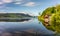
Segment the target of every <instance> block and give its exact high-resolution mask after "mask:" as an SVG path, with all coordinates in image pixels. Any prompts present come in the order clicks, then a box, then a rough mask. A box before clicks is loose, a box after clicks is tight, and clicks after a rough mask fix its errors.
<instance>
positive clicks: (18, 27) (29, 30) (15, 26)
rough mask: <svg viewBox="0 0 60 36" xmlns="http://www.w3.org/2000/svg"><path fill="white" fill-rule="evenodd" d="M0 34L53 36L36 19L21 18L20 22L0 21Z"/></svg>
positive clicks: (11, 35) (6, 35) (2, 35)
mask: <svg viewBox="0 0 60 36" xmlns="http://www.w3.org/2000/svg"><path fill="white" fill-rule="evenodd" d="M0 27H1V28H2V29H1V28H0V31H1V32H0V35H1V36H54V35H53V32H52V31H49V30H47V29H46V28H45V27H44V26H43V24H42V23H41V22H40V23H39V21H38V20H37V19H33V18H32V19H29V20H23V21H21V22H0Z"/></svg>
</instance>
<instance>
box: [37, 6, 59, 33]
mask: <svg viewBox="0 0 60 36" xmlns="http://www.w3.org/2000/svg"><path fill="white" fill-rule="evenodd" d="M46 15H47V16H46ZM45 19H48V20H46V21H48V22H47V23H48V25H46V24H47V23H46V21H45ZM38 20H39V21H42V23H43V25H44V26H46V28H47V29H49V30H53V31H56V32H57V33H60V5H57V6H53V7H48V8H47V9H45V10H44V11H43V13H42V15H40V16H38Z"/></svg>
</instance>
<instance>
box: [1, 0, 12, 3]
mask: <svg viewBox="0 0 60 36" xmlns="http://www.w3.org/2000/svg"><path fill="white" fill-rule="evenodd" d="M2 1H3V2H4V3H11V2H13V0H2Z"/></svg>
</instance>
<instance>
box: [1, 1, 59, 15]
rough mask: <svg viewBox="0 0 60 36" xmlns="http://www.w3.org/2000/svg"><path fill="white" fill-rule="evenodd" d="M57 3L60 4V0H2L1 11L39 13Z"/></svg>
mask: <svg viewBox="0 0 60 36" xmlns="http://www.w3.org/2000/svg"><path fill="white" fill-rule="evenodd" d="M57 4H60V0H0V12H3V13H4V12H8V13H10V12H15V13H29V14H33V15H38V13H39V12H42V11H43V10H44V9H46V8H47V7H50V6H55V5H57Z"/></svg>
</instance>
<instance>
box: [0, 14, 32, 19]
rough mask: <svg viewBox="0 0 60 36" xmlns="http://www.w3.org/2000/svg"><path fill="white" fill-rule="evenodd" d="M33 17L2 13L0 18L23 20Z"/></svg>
mask: <svg viewBox="0 0 60 36" xmlns="http://www.w3.org/2000/svg"><path fill="white" fill-rule="evenodd" d="M23 17H31V16H30V15H29V14H24V13H0V18H23Z"/></svg>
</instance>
